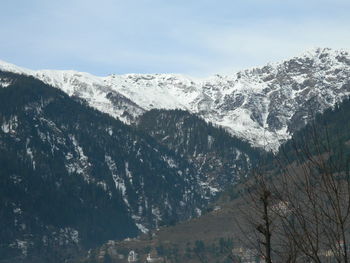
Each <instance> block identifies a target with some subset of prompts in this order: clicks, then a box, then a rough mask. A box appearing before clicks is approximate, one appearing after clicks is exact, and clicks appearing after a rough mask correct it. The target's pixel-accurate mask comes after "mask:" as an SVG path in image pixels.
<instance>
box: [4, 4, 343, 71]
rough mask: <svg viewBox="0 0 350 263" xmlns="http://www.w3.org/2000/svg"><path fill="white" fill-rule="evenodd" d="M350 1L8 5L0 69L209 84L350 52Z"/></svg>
mask: <svg viewBox="0 0 350 263" xmlns="http://www.w3.org/2000/svg"><path fill="white" fill-rule="evenodd" d="M349 10H350V1H349V0H304V1H301V0H294V1H289V0H216V1H214V0H211V1H209V0H187V1H184V0H125V1H119V0H114V1H113V0H99V1H92V0H69V1H68V0H60V1H57V0H30V1H29V0H1V1H0V13H1V16H0V39H1V41H0V60H5V61H7V62H11V63H14V64H17V65H19V66H24V67H28V68H32V69H46V68H51V69H75V70H79V71H86V72H90V73H93V74H97V75H107V74H111V73H116V74H122V73H170V72H174V73H184V74H189V75H195V76H206V75H210V74H214V73H229V72H232V71H235V70H238V69H243V68H247V67H252V66H257V65H264V64H266V63H268V62H273V61H278V60H281V59H284V58H288V57H291V56H295V55H298V54H299V53H302V52H303V51H304V50H307V49H310V48H313V47H332V48H345V49H350V16H349Z"/></svg>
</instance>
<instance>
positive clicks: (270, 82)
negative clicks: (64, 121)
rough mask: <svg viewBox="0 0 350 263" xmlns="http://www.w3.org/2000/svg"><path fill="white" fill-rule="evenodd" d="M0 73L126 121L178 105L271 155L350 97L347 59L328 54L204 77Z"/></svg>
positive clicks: (320, 51) (314, 53)
mask: <svg viewBox="0 0 350 263" xmlns="http://www.w3.org/2000/svg"><path fill="white" fill-rule="evenodd" d="M0 68H2V69H4V70H10V71H14V72H21V73H24V74H29V75H33V76H35V77H36V78H39V79H41V80H42V81H44V82H45V83H48V84H51V85H53V86H55V87H58V88H60V89H62V90H63V91H65V92H66V93H67V94H69V95H71V96H77V97H80V98H82V99H84V100H86V101H87V102H88V103H89V105H91V106H93V107H95V108H96V109H98V110H100V111H102V112H106V113H108V114H110V115H112V116H113V117H118V118H120V119H121V120H122V121H124V122H126V123H131V122H134V120H135V118H136V117H137V116H139V115H141V114H142V113H144V112H146V111H148V110H150V109H177V108H178V109H183V110H188V111H190V112H192V113H195V114H198V115H199V116H201V117H203V118H204V119H205V120H207V121H210V122H213V123H214V124H218V125H221V126H223V127H226V128H227V129H228V130H229V131H230V132H231V133H232V134H234V135H237V136H239V137H240V138H243V139H245V140H248V141H249V142H250V143H251V144H252V145H254V146H259V147H265V148H268V149H274V150H276V149H277V148H278V146H279V145H280V144H281V143H282V142H283V141H285V140H286V139H287V138H289V137H290V135H291V133H293V132H294V131H295V130H297V129H299V128H300V127H302V126H303V125H305V123H306V122H307V121H308V120H309V119H310V118H312V117H313V116H314V115H315V113H317V112H319V111H323V110H324V109H326V108H328V107H332V106H333V105H334V104H335V103H337V102H339V101H341V100H342V99H343V98H344V97H347V96H349V94H350V81H349V79H350V78H349V77H350V55H349V53H348V52H347V51H338V50H331V49H315V50H312V51H309V52H306V53H305V54H303V55H301V56H299V57H295V58H292V59H289V60H285V61H282V62H279V63H273V64H269V65H266V66H264V67H260V68H253V69H248V70H244V71H240V72H237V73H234V74H232V75H227V76H224V75H216V76H213V77H210V78H207V79H195V78H191V77H186V76H182V75H172V74H154V75H151V74H145V75H140V74H128V75H111V76H108V77H96V76H93V75H90V74H87V73H80V72H74V71H52V70H45V71H30V70H25V69H21V68H18V67H16V66H13V65H10V64H6V63H1V65H0Z"/></svg>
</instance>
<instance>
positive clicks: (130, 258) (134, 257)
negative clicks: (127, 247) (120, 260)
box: [128, 250, 138, 263]
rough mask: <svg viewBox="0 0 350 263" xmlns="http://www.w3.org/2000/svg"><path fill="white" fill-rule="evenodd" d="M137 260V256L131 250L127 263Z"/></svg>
mask: <svg viewBox="0 0 350 263" xmlns="http://www.w3.org/2000/svg"><path fill="white" fill-rule="evenodd" d="M137 260H138V256H137V253H136V252H135V251H134V250H131V251H130V252H129V256H128V262H129V263H131V262H137Z"/></svg>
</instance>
